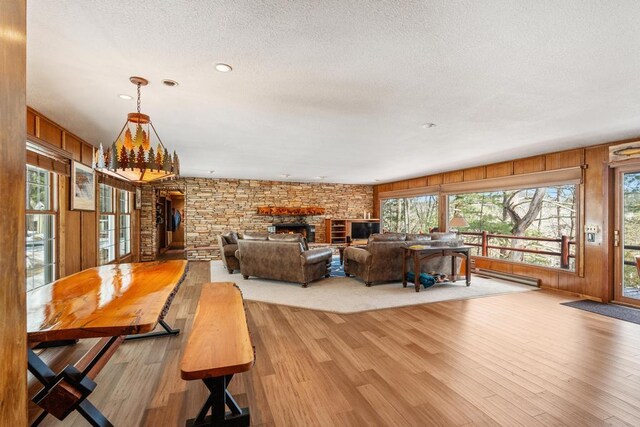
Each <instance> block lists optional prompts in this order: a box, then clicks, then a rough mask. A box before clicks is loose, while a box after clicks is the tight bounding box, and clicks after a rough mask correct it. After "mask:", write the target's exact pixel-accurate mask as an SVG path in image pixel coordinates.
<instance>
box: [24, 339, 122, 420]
mask: <svg viewBox="0 0 640 427" xmlns="http://www.w3.org/2000/svg"><path fill="white" fill-rule="evenodd" d="M121 342H122V337H117V336H116V337H111V338H108V339H107V338H104V339H103V340H102V341H101V342H100V343H98V344H96V346H95V347H94V349H95V348H97V351H95V352H93V349H92V350H91V351H89V353H87V355H86V356H85V357H84V358H83V359H82V360H81V361H80V362H78V364H77V366H78V367H76V366H73V365H68V366H66V367H65V368H64V369H63V370H62V371H61V372H60V373H58V374H56V373H55V372H53V371H52V370H51V368H49V366H47V364H46V363H44V361H43V360H42V359H40V357H38V355H36V354H35V353H34V351H33V350H32V349H28V350H27V360H28V362H27V368H28V369H29V372H31V373H32V374H33V376H34V377H36V379H37V380H38V381H39V382H40V383H41V384H42V385H43V386H44V387H43V388H42V390H40V391H39V392H38V393H36V395H35V396H34V397H33V398H32V399H31V400H32V401H33V402H34V403H35V404H37V405H38V406H40V407H41V408H42V409H44V412H43V413H42V414H40V415H39V416H38V418H37V419H36V420H35V421H34V422H33V424H32V425H33V426H37V425H39V424H40V423H41V422H42V421H43V420H44V419H45V417H46V416H47V415H48V414H51V415H53V416H55V417H56V418H57V419H59V420H64V419H65V418H66V417H67V416H68V415H69V414H70V413H71V412H73V411H78V412H79V413H80V415H82V416H83V417H84V418H85V419H86V420H87V421H88V422H89V424H91V425H92V426H95V427H110V426H112V424H111V423H110V422H109V420H108V419H107V418H106V417H105V416H104V415H103V414H102V413H101V412H100V411H99V410H98V409H97V408H96V407H95V406H93V404H92V403H91V402H90V401H89V399H87V398H88V396H89V395H90V394H91V393H92V392H93V390H94V389H95V387H96V383H95V382H94V381H93V378H94V377H95V375H97V373H98V372H99V371H100V369H101V367H102V366H104V364H105V363H106V361H107V360H108V359H109V358H110V357H111V355H113V352H114V351H115V350H116V349H117V348H118V346H119V345H120V343H121ZM98 346H99V347H98ZM81 366H82V367H81Z"/></svg>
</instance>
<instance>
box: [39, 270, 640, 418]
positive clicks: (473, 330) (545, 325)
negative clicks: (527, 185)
mask: <svg viewBox="0 0 640 427" xmlns="http://www.w3.org/2000/svg"><path fill="white" fill-rule="evenodd" d="M230 278H232V279H234V280H236V281H239V280H242V277H241V276H239V275H237V274H236V275H234V276H230ZM208 280H209V264H208V263H203V262H200V263H191V268H190V271H189V274H188V277H187V280H186V281H185V283H183V285H182V288H181V289H180V291H179V293H178V295H177V296H176V298H175V300H174V302H173V304H172V307H171V310H170V312H169V315H168V317H167V319H168V322H169V323H170V324H171V325H174V326H176V327H180V328H182V333H181V334H180V335H179V336H177V337H172V338H156V339H151V340H146V341H140V342H135V341H134V342H127V343H125V344H123V345H122V346H121V347H120V348H119V349H118V351H117V353H116V354H115V355H114V357H113V358H112V359H111V360H110V362H109V363H108V364H107V366H106V367H105V368H104V369H103V371H102V372H101V373H100V375H99V376H98V377H97V383H98V387H97V388H96V391H95V392H94V393H93V394H92V396H91V401H92V402H93V403H94V404H95V405H96V406H97V407H98V408H100V409H101V410H102V411H103V412H104V414H105V415H107V417H108V418H109V419H110V420H111V421H112V422H113V423H114V424H115V425H116V426H137V425H144V426H183V425H184V422H185V420H186V419H188V418H192V417H194V416H195V415H196V414H197V412H198V410H199V408H200V406H201V405H202V403H203V402H204V399H205V396H206V392H205V389H204V386H203V385H202V384H200V383H197V382H189V383H187V382H185V381H182V380H181V379H180V373H179V361H180V358H181V350H182V348H184V344H185V343H186V340H187V338H188V335H189V332H190V328H191V322H192V318H193V315H194V312H195V307H196V305H197V301H198V295H199V289H200V287H199V284H200V283H203V282H206V281H208ZM570 299H572V298H570V297H566V296H562V295H557V294H555V293H552V292H547V291H539V292H526V293H521V294H520V293H518V294H510V295H502V296H493V297H486V298H478V299H471V300H463V301H451V302H442V303H434V304H428V305H422V306H412V307H406V308H397V309H388V310H380V311H372V312H366V313H357V314H350V315H341V314H340V315H339V314H333V313H326V312H318V311H310V310H304V309H298V308H291V307H284V306H276V305H269V304H264V303H256V302H247V312H248V317H249V323H250V324H249V326H250V329H251V332H252V339H253V344H254V345H255V347H256V364H255V366H254V368H253V369H252V370H251V371H249V372H248V373H246V374H242V375H239V376H237V377H236V378H234V380H233V381H232V386H231V387H230V389H231V391H232V393H233V394H234V395H235V396H236V397H237V400H238V403H240V405H241V406H246V405H247V404H248V405H249V407H250V409H251V418H252V421H253V424H254V425H264V426H315V425H317V426H331V425H341V426H342V425H353V426H360V425H392V426H398V425H443V426H444V425H447V426H449V425H452V426H466V425H505V426H517V425H527V426H528V425H554V426H558V425H567V426H591V425H630V426H633V425H636V426H637V425H640V394H638V392H637V391H638V390H639V389H640V325H635V324H631V323H627V322H623V321H619V320H615V319H610V318H607V317H603V316H599V315H596V314H592V313H587V312H584V311H581V310H577V309H573V308H569V307H565V306H562V305H560V304H559V303H560V302H564V301H567V300H570ZM86 345H88V344H87V343H83V342H81V343H79V344H77V345H76V346H73V347H70V348H65V349H50V350H47V351H46V357H47V358H50V359H52V360H55V361H56V363H57V364H58V365H64V363H67V361H68V360H69V359H70V358H73V357H76V358H77V353H78V352H79V350H80V349H82V348H84V347H85V346H86ZM35 391H36V388H34V387H31V389H30V395H33V394H34V393H35ZM34 408H35V406H34V405H32V406H31V407H30V409H31V411H30V416H31V418H32V419H33V417H34V416H35V415H37V408H35V411H34ZM61 424H62V425H85V423H84V421H82V420H81V419H80V418H79V417H77V416H76V415H73V416H70V417H69V418H68V419H67V420H66V421H65V422H64V423H59V422H58V421H57V420H55V419H53V418H52V417H47V419H46V420H45V423H43V425H61Z"/></svg>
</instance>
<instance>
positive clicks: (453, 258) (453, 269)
mask: <svg viewBox="0 0 640 427" xmlns="http://www.w3.org/2000/svg"><path fill="white" fill-rule="evenodd" d="M456 264H457V262H456V256H455V254H454V255H451V282H452V283H456Z"/></svg>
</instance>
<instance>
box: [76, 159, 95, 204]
mask: <svg viewBox="0 0 640 427" xmlns="http://www.w3.org/2000/svg"><path fill="white" fill-rule="evenodd" d="M71 209H72V210H80V211H95V210H96V174H95V171H94V170H93V169H92V168H90V167H89V166H85V165H83V164H82V163H78V162H75V161H74V162H73V164H72V165H71Z"/></svg>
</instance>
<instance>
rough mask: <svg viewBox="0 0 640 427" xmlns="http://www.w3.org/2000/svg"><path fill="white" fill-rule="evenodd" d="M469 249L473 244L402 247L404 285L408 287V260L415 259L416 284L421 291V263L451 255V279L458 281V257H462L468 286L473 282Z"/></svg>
mask: <svg viewBox="0 0 640 427" xmlns="http://www.w3.org/2000/svg"><path fill="white" fill-rule="evenodd" d="M469 249H471V246H457V247H448V246H443V247H436V246H409V247H406V248H402V250H403V256H402V286H404V287H405V288H406V287H407V273H408V271H409V263H408V262H407V260H409V259H413V272H414V276H415V279H414V286H415V288H416V292H420V263H421V261H423V260H427V259H430V258H436V257H449V256H450V257H451V281H452V282H455V281H456V276H457V275H456V258H461V259H462V260H463V261H464V263H465V274H466V277H465V278H466V281H467V286H469V285H470V284H471V269H470V268H469V267H470V266H469V258H470V256H469Z"/></svg>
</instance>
